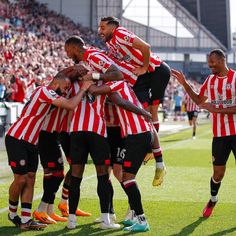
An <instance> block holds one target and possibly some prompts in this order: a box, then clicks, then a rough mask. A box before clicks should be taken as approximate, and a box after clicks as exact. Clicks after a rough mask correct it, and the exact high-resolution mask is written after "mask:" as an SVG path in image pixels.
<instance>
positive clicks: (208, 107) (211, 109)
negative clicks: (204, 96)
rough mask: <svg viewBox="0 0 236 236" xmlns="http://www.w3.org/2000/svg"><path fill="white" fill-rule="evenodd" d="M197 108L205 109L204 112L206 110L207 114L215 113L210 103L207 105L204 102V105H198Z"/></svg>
mask: <svg viewBox="0 0 236 236" xmlns="http://www.w3.org/2000/svg"><path fill="white" fill-rule="evenodd" d="M199 107H200V108H201V109H206V110H208V111H209V112H216V111H215V108H214V107H213V105H212V104H211V103H209V102H204V103H202V104H199Z"/></svg>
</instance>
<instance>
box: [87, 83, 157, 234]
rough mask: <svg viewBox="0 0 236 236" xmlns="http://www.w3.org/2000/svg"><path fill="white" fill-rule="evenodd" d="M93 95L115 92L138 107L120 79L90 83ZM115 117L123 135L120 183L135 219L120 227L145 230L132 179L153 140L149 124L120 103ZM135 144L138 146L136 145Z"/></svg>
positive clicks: (130, 92)
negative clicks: (100, 83)
mask: <svg viewBox="0 0 236 236" xmlns="http://www.w3.org/2000/svg"><path fill="white" fill-rule="evenodd" d="M89 92H91V93H92V94H93V95H98V94H104V93H105V94H110V93H118V94H119V95H120V96H121V97H122V98H125V99H128V100H129V101H130V102H132V103H133V104H135V105H136V106H141V104H140V103H139V102H138V99H137V98H136V96H135V94H134V92H133V91H132V89H131V88H130V87H129V86H128V85H127V83H126V82H124V81H117V82H107V83H106V84H105V85H101V86H91V87H90V91H89ZM116 109H117V114H118V117H119V122H120V128H121V136H122V137H123V138H125V141H124V148H123V149H122V150H120V151H121V152H122V153H123V161H122V162H121V163H122V170H123V173H122V175H121V178H120V183H121V185H122V187H123V189H124V191H125V193H126V194H127V196H128V199H129V203H130V206H131V208H132V209H133V210H134V212H135V215H136V217H137V219H133V221H132V220H130V219H129V220H127V221H123V223H124V224H125V225H127V226H128V227H125V228H124V230H127V231H136V232H145V231H148V230H149V225H148V222H147V220H146V218H145V215H144V211H143V207H142V202H141V194H140V191H139V189H138V185H137V183H136V180H135V176H136V174H137V172H138V170H139V168H140V166H141V164H142V162H143V160H144V158H145V156H146V154H147V153H148V151H149V150H150V149H151V145H152V142H153V137H152V133H151V131H152V128H151V124H150V123H148V122H146V121H145V119H144V118H143V117H142V116H141V115H137V114H135V113H133V112H130V111H127V110H125V109H123V108H122V107H120V106H116ZM137 143H138V144H139V145H137Z"/></svg>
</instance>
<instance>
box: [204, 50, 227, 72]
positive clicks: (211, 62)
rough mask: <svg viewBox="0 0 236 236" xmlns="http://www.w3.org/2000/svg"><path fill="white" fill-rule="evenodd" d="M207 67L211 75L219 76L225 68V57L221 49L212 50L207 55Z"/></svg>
mask: <svg viewBox="0 0 236 236" xmlns="http://www.w3.org/2000/svg"><path fill="white" fill-rule="evenodd" d="M208 66H209V68H210V69H211V71H212V73H213V74H219V73H220V72H222V71H223V70H224V69H225V67H226V56H225V53H224V52H223V51H222V50H221V49H214V50H212V51H211V52H210V53H209V55H208Z"/></svg>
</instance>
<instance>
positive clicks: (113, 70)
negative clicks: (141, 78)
mask: <svg viewBox="0 0 236 236" xmlns="http://www.w3.org/2000/svg"><path fill="white" fill-rule="evenodd" d="M91 79H92V80H103V81H104V82H108V81H118V80H123V79H124V76H123V74H122V73H121V72H120V71H119V69H118V68H117V67H116V66H115V65H111V66H110V67H109V68H108V69H107V70H106V72H105V73H99V72H89V73H87V74H86V75H84V76H83V80H91Z"/></svg>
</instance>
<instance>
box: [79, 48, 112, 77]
mask: <svg viewBox="0 0 236 236" xmlns="http://www.w3.org/2000/svg"><path fill="white" fill-rule="evenodd" d="M82 64H84V65H85V67H86V68H87V69H88V70H92V71H98V72H100V73H106V71H107V70H108V68H109V67H110V66H111V65H112V62H111V60H110V59H109V57H108V56H107V55H106V54H105V53H104V52H103V51H100V50H99V49H97V48H93V47H89V48H87V49H86V51H85V53H84V61H83V63H82Z"/></svg>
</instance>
